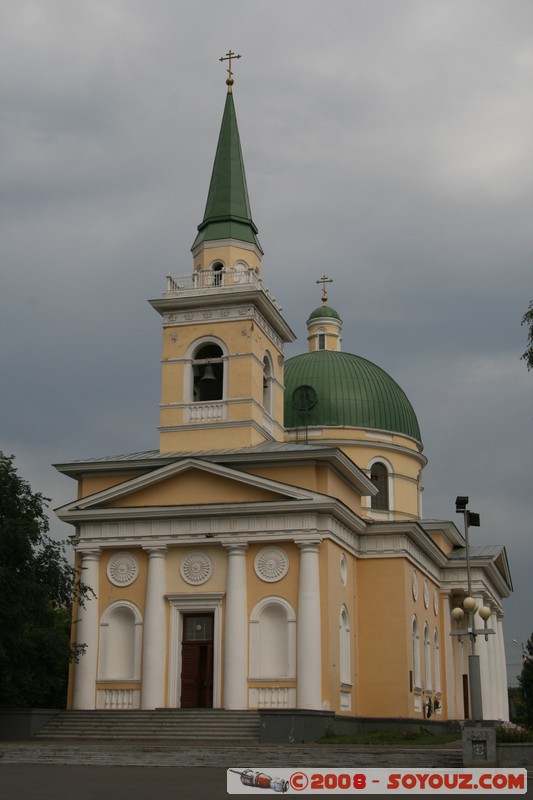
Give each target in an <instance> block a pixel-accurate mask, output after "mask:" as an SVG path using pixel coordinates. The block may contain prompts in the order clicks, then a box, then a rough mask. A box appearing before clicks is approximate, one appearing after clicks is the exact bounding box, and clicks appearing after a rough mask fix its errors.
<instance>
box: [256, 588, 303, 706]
mask: <svg viewBox="0 0 533 800" xmlns="http://www.w3.org/2000/svg"><path fill="white" fill-rule="evenodd" d="M268 606H280V607H281V608H282V609H283V610H284V612H285V615H286V620H287V672H286V674H285V675H269V676H263V675H260V671H261V670H260V667H261V659H260V635H259V634H260V626H259V621H260V619H261V614H262V613H263V611H264V610H265V609H266V608H268ZM254 678H256V679H258V680H276V681H280V680H283V681H294V680H296V613H295V611H294V609H293V607H292V606H291V604H290V603H289V602H288V601H287V600H285V598H283V597H277V596H274V595H271V596H269V597H263V598H262V600H260V601H259V602H258V603H256V605H255V606H254V608H253V609H252V613H251V614H250V679H254ZM271 707H273V706H271Z"/></svg>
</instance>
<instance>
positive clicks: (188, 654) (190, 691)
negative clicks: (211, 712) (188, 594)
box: [180, 614, 213, 708]
mask: <svg viewBox="0 0 533 800" xmlns="http://www.w3.org/2000/svg"><path fill="white" fill-rule="evenodd" d="M180 705H181V707H182V708H212V707H213V614H184V615H183V636H182V642H181V700H180Z"/></svg>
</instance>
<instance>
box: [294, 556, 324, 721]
mask: <svg viewBox="0 0 533 800" xmlns="http://www.w3.org/2000/svg"><path fill="white" fill-rule="evenodd" d="M298 547H299V548H300V581H299V587H298V644H297V670H298V672H297V678H298V684H297V693H296V707H297V708H314V709H322V641H321V635H320V572H319V562H318V551H319V548H320V542H302V543H298Z"/></svg>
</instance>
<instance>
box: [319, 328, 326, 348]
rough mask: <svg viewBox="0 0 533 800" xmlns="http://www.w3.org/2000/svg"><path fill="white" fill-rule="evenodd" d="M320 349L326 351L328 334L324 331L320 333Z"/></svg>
mask: <svg viewBox="0 0 533 800" xmlns="http://www.w3.org/2000/svg"><path fill="white" fill-rule="evenodd" d="M318 349H319V350H325V349H326V332H325V331H324V330H322V329H321V330H319V331H318Z"/></svg>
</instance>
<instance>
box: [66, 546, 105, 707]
mask: <svg viewBox="0 0 533 800" xmlns="http://www.w3.org/2000/svg"><path fill="white" fill-rule="evenodd" d="M80 555H81V575H80V580H81V582H82V583H84V584H85V585H86V586H88V587H90V589H92V592H94V594H92V593H91V592H89V593H88V595H87V597H86V598H85V601H84V604H83V606H79V608H78V621H77V625H76V642H77V643H78V644H84V645H85V652H84V653H83V655H81V656H80V658H79V661H78V663H77V664H75V665H74V696H73V700H72V708H74V709H91V708H95V697H96V668H97V666H96V665H97V659H98V590H99V567H100V550H99V549H97V550H86V551H85V552H83V551H82V552H81V553H80Z"/></svg>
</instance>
